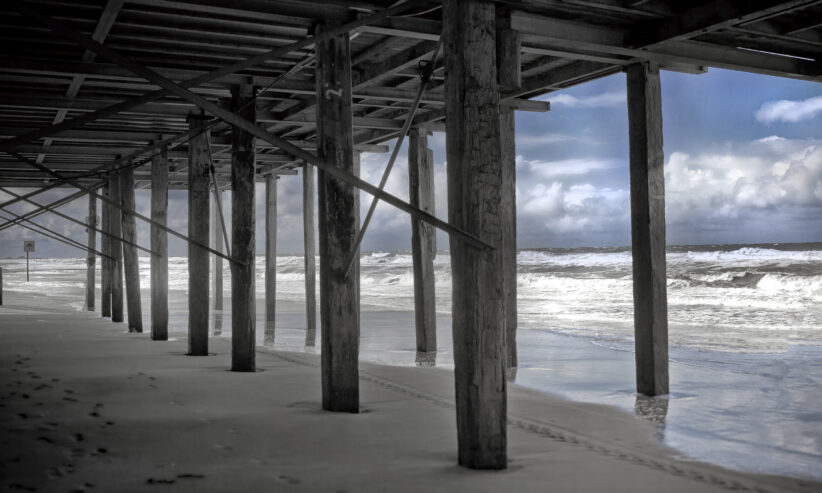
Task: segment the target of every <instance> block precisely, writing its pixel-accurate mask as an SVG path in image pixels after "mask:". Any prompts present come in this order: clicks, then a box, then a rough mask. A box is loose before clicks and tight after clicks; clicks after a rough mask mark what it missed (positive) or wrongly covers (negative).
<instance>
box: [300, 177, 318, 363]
mask: <svg viewBox="0 0 822 493" xmlns="http://www.w3.org/2000/svg"><path fill="white" fill-rule="evenodd" d="M303 252H304V257H303V259H304V262H305V346H306V347H314V345H315V344H316V343H317V280H316V278H317V266H316V258H315V255H316V246H315V239H314V167H313V166H312V165H311V163H304V164H303Z"/></svg>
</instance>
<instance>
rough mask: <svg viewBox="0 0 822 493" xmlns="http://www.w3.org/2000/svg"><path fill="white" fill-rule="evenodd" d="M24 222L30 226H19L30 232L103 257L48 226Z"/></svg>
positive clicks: (25, 220)
mask: <svg viewBox="0 0 822 493" xmlns="http://www.w3.org/2000/svg"><path fill="white" fill-rule="evenodd" d="M0 190H3V189H2V187H0ZM4 191H5V190H4ZM2 210H3V212H5V213H7V214H11V215H12V216H14V217H16V218H20V217H21V216H19V215H17V214H15V213H13V212H11V211H7V210H5V209H2ZM0 219H7V218H6V217H5V216H3V215H0ZM23 221H24V222H26V223H29V224H23V223H19V224H17V226H20V227H22V228H25V229H28V230H29V231H34V232H35V233H38V234H40V235H43V236H46V237H48V238H51V239H53V240H56V241H58V242H60V243H63V244H65V245H69V246H72V247H74V248H78V249H80V250H83V251H84V252H86V253H88V254H90V255H102V253H101V252H99V251H97V250H91V249H89V247H87V246H86V245H84V244H82V243H80V242H79V241H77V240H74V239H72V238H70V237H68V236H66V235H63V234H61V233H58V232H57V231H55V230H53V229H51V228H48V227H46V226H43V225H42V224H37V223H36V222H34V221H32V220H31V219H24V220H23ZM92 286H93V284H92ZM87 289H88V286H87Z"/></svg>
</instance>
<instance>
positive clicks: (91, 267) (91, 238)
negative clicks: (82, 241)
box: [86, 194, 97, 312]
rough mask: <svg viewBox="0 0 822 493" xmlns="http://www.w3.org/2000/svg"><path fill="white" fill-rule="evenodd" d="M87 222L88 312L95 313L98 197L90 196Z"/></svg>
mask: <svg viewBox="0 0 822 493" xmlns="http://www.w3.org/2000/svg"><path fill="white" fill-rule="evenodd" d="M86 222H87V223H88V225H89V227H88V229H87V232H88V250H89V252H88V256H87V257H86V310H88V311H90V312H93V311H94V288H95V284H96V282H95V277H96V276H95V274H96V270H97V269H96V267H97V265H96V264H97V255H96V254H95V253H94V251H95V250H97V232H96V231H95V230H94V228H95V227H96V226H97V197H95V196H94V194H88V218H87V219H86Z"/></svg>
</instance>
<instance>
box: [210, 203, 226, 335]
mask: <svg viewBox="0 0 822 493" xmlns="http://www.w3.org/2000/svg"><path fill="white" fill-rule="evenodd" d="M218 200H219V201H220V202H222V200H223V192H221V191H220V190H217V192H216V193H215V194H214V203H213V204H212V207H211V209H212V211H211V237H212V238H213V240H214V249H215V250H217V251H218V252H220V253H222V252H223V250H224V248H223V225H222V222H221V221H220V209H219V207H221V204H218V203H217V201H218ZM213 257H214V272H213V273H212V275H211V277H212V283H211V287H212V290H213V292H212V293H211V297H212V298H213V299H214V311H222V309H223V258H222V257H220V256H219V255H214V256H213ZM215 330H216V327H215ZM215 335H216V334H215Z"/></svg>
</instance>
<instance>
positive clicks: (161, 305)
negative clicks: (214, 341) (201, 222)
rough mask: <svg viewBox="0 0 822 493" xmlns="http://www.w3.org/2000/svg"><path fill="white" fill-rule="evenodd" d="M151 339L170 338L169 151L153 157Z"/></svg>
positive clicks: (158, 153) (162, 150)
mask: <svg viewBox="0 0 822 493" xmlns="http://www.w3.org/2000/svg"><path fill="white" fill-rule="evenodd" d="M151 220H152V221H154V223H155V224H152V225H151V250H152V251H153V252H154V253H153V254H152V255H151V340H153V341H166V340H168V233H166V232H165V230H163V229H162V228H160V227H159V225H162V226H166V225H167V223H168V154H167V152H166V148H165V147H163V148H162V149H161V150H160V151H159V152H157V153H156V154H155V155H154V156H153V157H152V159H151Z"/></svg>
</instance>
